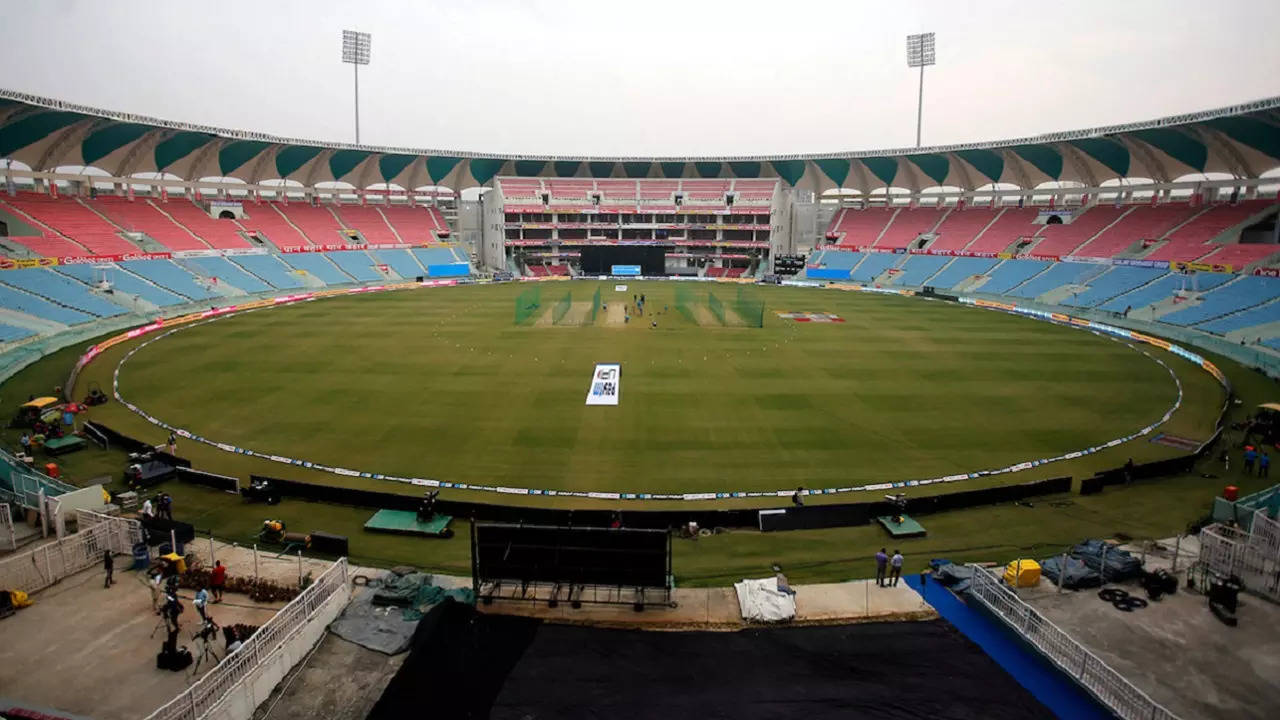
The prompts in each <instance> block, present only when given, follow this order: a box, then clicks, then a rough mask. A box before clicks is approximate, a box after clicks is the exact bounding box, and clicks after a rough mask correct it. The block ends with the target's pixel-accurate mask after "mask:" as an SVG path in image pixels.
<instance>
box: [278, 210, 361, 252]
mask: <svg viewBox="0 0 1280 720" xmlns="http://www.w3.org/2000/svg"><path fill="white" fill-rule="evenodd" d="M273 207H274V208H275V209H276V210H279V211H280V212H281V213H283V214H284V215H285V217H287V218H288V219H289V221H290V222H292V223H293V224H294V225H295V226H297V228H298V229H299V230H301V231H302V233H303V234H304V235H306V236H307V238H308V239H309V240H310V241H311V244H313V245H346V244H348V243H350V242H351V237H350V236H349V235H346V234H344V233H343V232H342V226H341V225H339V224H338V218H336V217H334V216H333V213H331V212H329V208H328V207H325V206H323V205H320V206H311V205H274V206H273Z"/></svg>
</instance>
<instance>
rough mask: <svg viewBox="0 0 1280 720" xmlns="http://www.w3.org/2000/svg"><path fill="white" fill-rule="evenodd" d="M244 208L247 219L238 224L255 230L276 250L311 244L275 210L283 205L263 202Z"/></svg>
mask: <svg viewBox="0 0 1280 720" xmlns="http://www.w3.org/2000/svg"><path fill="white" fill-rule="evenodd" d="M244 207H245V210H246V211H247V212H248V213H249V217H247V218H242V219H241V220H240V224H241V225H242V226H244V228H245V229H246V230H256V231H257V232H258V233H259V234H261V235H262V236H264V237H266V238H267V240H270V241H271V244H273V245H275V246H276V247H277V248H293V247H307V246H310V245H312V244H313V243H312V242H311V240H310V239H308V238H307V236H306V235H304V234H302V232H301V231H300V230H298V228H296V227H294V226H293V225H292V224H290V223H289V221H288V220H286V219H285V217H284V215H281V214H280V212H279V211H277V210H276V208H283V207H284V205H282V204H280V203H266V202H264V203H262V204H259V205H245V206H244ZM335 242H336V241H335Z"/></svg>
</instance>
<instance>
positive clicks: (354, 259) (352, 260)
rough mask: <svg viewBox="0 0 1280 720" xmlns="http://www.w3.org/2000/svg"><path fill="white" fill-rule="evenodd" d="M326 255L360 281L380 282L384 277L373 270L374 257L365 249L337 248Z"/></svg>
mask: <svg viewBox="0 0 1280 720" xmlns="http://www.w3.org/2000/svg"><path fill="white" fill-rule="evenodd" d="M325 256H326V257H328V258H329V259H330V260H332V261H333V262H334V263H335V264H336V265H337V266H338V267H340V268H342V271H343V272H345V273H346V274H348V275H350V276H351V277H353V278H355V279H356V280H359V281H360V282H378V281H379V280H382V279H383V277H382V276H381V275H379V274H378V273H376V272H374V270H373V264H374V263H373V258H371V257H369V253H367V252H365V251H363V250H335V251H334V252H327V253H325Z"/></svg>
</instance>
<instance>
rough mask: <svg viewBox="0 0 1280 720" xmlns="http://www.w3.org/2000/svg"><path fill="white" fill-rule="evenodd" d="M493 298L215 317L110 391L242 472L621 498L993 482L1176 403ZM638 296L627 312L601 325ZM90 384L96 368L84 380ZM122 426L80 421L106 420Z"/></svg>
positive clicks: (787, 339)
mask: <svg viewBox="0 0 1280 720" xmlns="http://www.w3.org/2000/svg"><path fill="white" fill-rule="evenodd" d="M596 287H597V283H595V282H590V283H586V282H577V283H554V284H551V285H550V286H549V288H548V289H547V290H544V292H543V307H544V313H543V315H544V317H545V315H547V314H550V313H551V312H553V306H554V305H556V303H557V301H556V300H555V298H557V297H559V296H561V295H562V294H563V293H564V292H565V291H567V290H569V289H572V290H574V291H576V292H575V293H574V294H575V296H581V297H590V294H591V292H592V291H593V290H594V289H595V288H596ZM516 289H518V286H497V287H467V288H456V289H451V290H448V291H435V292H430V291H419V292H403V293H388V294H385V295H380V296H370V297H354V298H349V299H341V300H330V301H325V302H317V303H309V304H301V305H297V306H294V307H289V308H281V309H276V310H272V311H269V312H266V311H264V312H254V313H247V314H245V315H243V316H240V317H232V318H227V319H223V320H219V321H217V322H213V323H210V324H207V325H203V326H199V327H193V328H190V329H185V330H182V331H179V332H177V333H175V334H173V335H172V336H170V337H166V338H162V339H158V340H155V341H154V342H153V343H152V344H151V345H149V346H147V347H145V348H143V349H141V350H140V351H139V352H138V353H137V354H136V355H135V356H133V357H132V358H131V359H130V360H129V361H128V363H127V364H126V365H125V366H124V367H123V368H122V370H121V373H120V389H121V392H122V394H123V395H124V397H125V398H126V399H127V400H129V401H131V402H133V403H135V404H137V405H138V406H140V407H141V408H143V409H145V410H146V411H147V412H149V413H151V414H152V415H155V416H157V417H159V418H162V419H164V420H165V421H166V422H168V423H170V424H173V425H175V426H178V427H182V428H186V429H188V430H190V431H192V432H193V433H197V434H200V435H202V436H204V437H207V438H212V439H215V440H219V441H222V442H225V443H230V444H234V445H238V446H243V447H248V448H253V449H254V450H257V451H259V452H265V453H271V454H277V455H282V456H286V457H292V458H300V459H305V460H310V461H313V462H317V463H323V464H326V465H332V466H337V467H344V468H353V469H357V470H362V471H371V472H376V473H384V474H392V475H399V476H409V477H428V478H435V479H440V480H448V481H452V482H466V483H482V484H491V485H506V486H516V487H537V488H551V489H556V490H596V491H633V492H635V491H638V492H704V491H731V490H766V489H781V488H787V487H795V486H797V485H805V486H807V487H842V486H851V485H859V484H864V483H873V482H880V481H884V480H903V479H910V478H929V477H938V476H943V475H949V474H953V473H957V472H967V471H978V470H983V469H987V468H993V467H1002V466H1005V465H1008V464H1011V463H1015V462H1020V461H1023V460H1031V459H1037V458H1041V457H1048V456H1053V455H1058V454H1061V453H1063V452H1068V451H1071V450H1077V449H1081V448H1085V447H1089V446H1091V445H1096V444H1099V443H1101V442H1105V441H1107V440H1110V439H1112V438H1114V437H1117V436H1120V435H1124V434H1127V433H1128V432H1131V431H1133V430H1135V429H1137V428H1140V427H1142V426H1144V425H1146V424H1147V423H1150V422H1152V421H1154V420H1156V419H1158V418H1159V417H1160V416H1161V415H1162V414H1163V413H1164V411H1165V410H1166V409H1167V408H1168V407H1170V405H1171V404H1172V403H1173V402H1174V400H1175V399H1176V388H1175V385H1174V383H1173V381H1172V379H1171V378H1170V376H1169V374H1168V373H1167V372H1166V371H1165V370H1164V369H1163V368H1161V367H1160V366H1159V365H1157V364H1156V363H1154V362H1153V361H1152V360H1150V359H1149V358H1147V357H1145V356H1144V355H1142V354H1140V353H1138V352H1135V351H1134V350H1132V349H1130V348H1129V347H1127V346H1125V345H1123V344H1120V343H1117V342H1113V341H1111V340H1107V339H1102V338H1098V337H1095V336H1093V335H1091V334H1089V333H1084V332H1080V331H1076V330H1072V329H1068V328H1061V327H1055V326H1052V325H1048V324H1045V323H1038V322H1034V321H1028V320H1024V319H1020V318H1014V317H1009V316H1006V315H1003V314H1000V313H994V312H989V311H979V310H974V309H971V308H962V307H957V306H954V305H950V304H943V303H927V302H922V301H919V300H911V299H899V298H885V297H867V296H862V295H858V294H853V293H836V292H822V293H818V292H813V291H806V290H802V289H789V288H788V289H777V290H773V291H771V292H767V293H765V294H764V296H765V297H766V299H767V301H768V303H769V304H770V306H771V307H772V308H774V309H785V310H813V311H822V312H833V313H838V314H840V315H841V316H843V317H844V318H845V320H846V322H844V323H826V324H824V323H808V324H805V323H795V322H792V321H787V320H781V319H778V318H777V317H771V318H770V319H769V320H768V322H767V323H766V327H765V328H763V329H747V328H735V327H718V326H710V327H708V326H701V325H697V324H695V323H694V322H690V320H689V319H687V318H685V317H683V316H682V315H681V314H680V313H677V312H674V310H673V309H672V308H671V306H672V305H673V304H674V298H673V297H672V295H673V292H672V285H670V284H664V283H632V284H631V285H630V287H629V289H628V291H627V292H625V293H616V292H614V291H613V287H612V285H610V286H609V287H608V292H606V293H604V302H605V304H606V306H609V307H606V309H605V311H604V312H603V313H602V314H603V315H604V316H605V317H604V318H601V319H600V320H599V321H598V322H597V324H596V325H594V326H590V327H581V326H578V327H564V326H551V325H548V324H538V323H535V324H533V325H531V326H528V327H514V326H513V325H512V322H511V320H510V318H511V315H512V302H513V295H514V291H515V290H516ZM718 289H720V290H721V292H722V293H723V292H725V289H724V288H723V287H721V288H718ZM729 291H730V292H731V291H732V288H730V289H729ZM638 293H644V294H646V296H647V297H648V299H649V302H648V307H649V312H648V313H647V314H646V315H645V316H643V317H641V316H638V315H636V313H635V310H634V308H633V309H632V310H631V311H630V314H631V320H630V321H629V322H626V323H623V324H618V323H617V322H613V323H612V324H610V319H609V318H610V316H616V315H617V314H618V311H619V309H620V308H619V305H620V303H622V302H624V301H625V302H627V303H629V302H630V300H631V297H632V295H633V294H638ZM703 297H705V291H703ZM664 308H666V310H665V311H664ZM694 315H695V318H696V315H697V314H696V313H695V314H694ZM654 320H656V321H657V323H658V327H657V328H654V327H652V324H651V323H652V322H653V321H654ZM597 362H619V363H621V364H622V393H621V396H622V399H621V403H620V405H619V406H617V407H587V406H585V405H584V399H585V396H586V391H587V386H588V384H589V383H588V381H589V380H590V376H591V372H592V369H593V367H594V364H595V363H597ZM108 369H110V361H108V362H101V361H99V363H98V364H97V365H96V367H95V368H94V370H95V371H96V372H95V373H91V374H97V373H101V372H102V371H105V370H108ZM124 414H127V412H126V411H124V409H123V408H119V407H114V408H111V409H108V410H106V412H104V413H102V415H103V417H104V420H105V421H107V422H108V424H114V423H113V421H117V422H118V418H119V416H120V415H124ZM976 419H978V420H980V422H975V420H976ZM128 424H130V425H133V426H135V427H136V423H128ZM1209 429H1210V428H1209V427H1207V426H1206V427H1202V428H1190V429H1189V431H1188V434H1190V435H1192V436H1193V437H1195V436H1204V435H1206V434H1207V432H1206V431H1208V430H1209ZM150 432H151V434H153V435H154V434H157V433H160V432H161V431H160V430H159V429H152V430H151V431H150ZM1142 450H1145V451H1149V452H1148V453H1139V454H1140V455H1145V454H1150V455H1152V456H1158V455H1160V454H1161V453H1162V452H1164V449H1163V448H1160V447H1159V446H1151V447H1144V448H1142ZM233 457H234V456H230V455H228V456H226V457H224V458H222V460H223V461H225V460H228V459H233ZM1139 459H1140V460H1141V459H1143V458H1141V457H1140V458H1139ZM217 464H219V463H216V462H215V466H216V465H217ZM275 470H276V472H281V471H291V470H293V468H289V467H284V466H277V467H276V468H275Z"/></svg>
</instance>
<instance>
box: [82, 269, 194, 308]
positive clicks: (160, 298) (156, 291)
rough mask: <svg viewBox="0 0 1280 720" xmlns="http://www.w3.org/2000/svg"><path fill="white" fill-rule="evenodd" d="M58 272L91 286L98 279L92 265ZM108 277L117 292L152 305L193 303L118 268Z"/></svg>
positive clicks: (110, 271) (108, 274)
mask: <svg viewBox="0 0 1280 720" xmlns="http://www.w3.org/2000/svg"><path fill="white" fill-rule="evenodd" d="M58 272H60V273H62V274H64V275H67V276H69V277H73V278H75V279H77V280H79V281H80V282H83V283H86V284H89V285H92V284H93V283H95V282H96V281H97V279H98V278H97V276H96V271H95V270H94V267H93V266H92V265H59V266H58ZM106 276H107V279H108V280H109V281H110V282H111V285H112V286H113V287H114V288H115V289H116V290H119V291H120V292H122V293H128V294H130V295H136V296H137V297H139V298H141V299H142V300H144V301H146V302H149V303H151V304H152V305H156V306H159V307H167V306H170V305H184V304H186V303H188V302H191V301H190V300H189V299H188V298H184V297H182V296H180V295H177V294H175V293H171V292H169V291H168V290H165V289H163V288H159V287H156V286H155V285H153V284H151V283H149V282H147V281H146V280H143V279H141V278H138V277H136V276H134V275H131V274H129V273H127V272H124V271H123V270H120V269H118V268H112V269H110V270H108V271H107V272H106Z"/></svg>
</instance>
